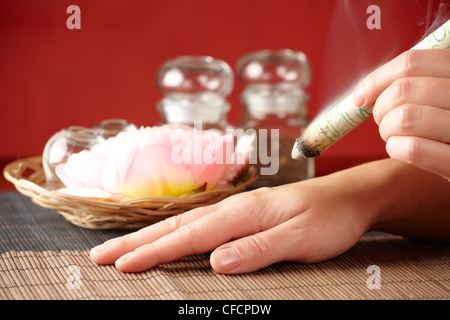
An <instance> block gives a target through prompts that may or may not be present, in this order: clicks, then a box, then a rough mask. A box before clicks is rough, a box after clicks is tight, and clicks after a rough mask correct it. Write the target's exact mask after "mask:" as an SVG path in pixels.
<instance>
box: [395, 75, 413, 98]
mask: <svg viewBox="0 0 450 320" xmlns="http://www.w3.org/2000/svg"><path fill="white" fill-rule="evenodd" d="M392 90H393V92H392V98H393V100H394V101H397V102H403V101H405V99H407V97H408V96H409V95H410V93H411V92H412V90H413V81H412V80H411V79H408V78H402V79H398V80H395V81H394V82H393V83H392Z"/></svg>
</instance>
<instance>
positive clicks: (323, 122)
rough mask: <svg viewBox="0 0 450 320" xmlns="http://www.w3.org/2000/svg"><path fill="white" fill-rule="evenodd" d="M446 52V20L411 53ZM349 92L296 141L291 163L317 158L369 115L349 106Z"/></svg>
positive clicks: (449, 34) (449, 45)
mask: <svg viewBox="0 0 450 320" xmlns="http://www.w3.org/2000/svg"><path fill="white" fill-rule="evenodd" d="M434 48H440V49H450V20H448V21H447V22H446V23H444V24H443V25H442V26H441V27H439V28H438V29H437V30H436V31H434V32H433V33H431V34H430V35H428V36H427V37H426V38H425V39H423V40H422V41H421V42H419V43H418V44H417V45H416V46H414V47H413V48H412V49H411V50H418V49H434ZM352 97H353V91H351V92H350V93H348V94H346V95H344V96H343V97H341V98H340V99H338V100H337V101H336V102H335V103H333V104H332V105H331V106H330V107H328V108H327V109H326V110H325V111H324V112H322V113H321V114H319V115H318V116H317V117H316V118H315V119H314V120H313V121H312V122H311V123H310V124H309V126H308V127H307V128H306V129H305V130H304V131H303V132H302V133H301V135H300V136H299V137H298V138H297V139H296V141H295V144H294V147H293V149H292V158H293V159H305V158H314V157H318V156H319V155H320V154H321V153H322V152H323V151H325V150H326V149H328V148H329V147H331V146H332V145H333V144H334V143H336V142H337V141H338V140H339V139H341V138H342V137H343V136H344V135H345V134H347V133H348V132H350V131H351V130H353V129H354V128H356V127H357V126H358V125H359V124H360V123H361V122H363V121H364V120H366V119H367V118H368V117H369V116H370V115H371V114H372V108H373V106H372V107H369V108H359V107H356V106H355V105H354V104H353V103H352Z"/></svg>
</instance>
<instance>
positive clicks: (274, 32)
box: [0, 0, 448, 158]
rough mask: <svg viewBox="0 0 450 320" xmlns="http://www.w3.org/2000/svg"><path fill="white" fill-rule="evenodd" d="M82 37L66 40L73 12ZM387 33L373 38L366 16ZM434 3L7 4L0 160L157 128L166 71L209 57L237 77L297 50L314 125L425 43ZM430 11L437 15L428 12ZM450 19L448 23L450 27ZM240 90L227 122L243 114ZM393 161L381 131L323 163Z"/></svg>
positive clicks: (1, 10) (187, 0)
mask: <svg viewBox="0 0 450 320" xmlns="http://www.w3.org/2000/svg"><path fill="white" fill-rule="evenodd" d="M71 4H76V5H78V6H79V7H80V9H81V30H69V29H68V28H67V27H66V20H67V18H68V17H69V16H70V14H67V13H66V9H67V7H68V6H69V5H71ZM372 4H375V5H378V6H379V7H380V9H381V29H380V30H369V29H368V28H367V27H366V20H367V18H368V17H369V16H370V14H367V13H366V9H367V7H368V6H369V5H372ZM437 5H438V2H437V1H434V2H432V1H420V0H417V1H412V0H396V1H388V0H370V1H366V0H354V1H344V0H321V1H301V0H276V1H265V0H227V1H218V0H209V1H207V0H151V1H144V0H142V1H141V0H131V1H125V0H124V1H106V0H103V1H100V0H95V1H92V0H75V1H74V0H71V1H63V0H58V1H56V0H54V1H50V0H40V1H34V0H14V1H13V0H9V1H1V2H0V123H1V125H0V158H19V157H25V156H30V155H36V154H40V153H41V152H42V150H43V147H44V145H45V142H46V141H47V139H48V138H49V137H50V136H51V135H52V134H53V133H54V132H56V131H58V130H60V129H61V128H64V127H67V126H70V125H84V126H92V125H94V124H96V123H97V122H99V121H100V120H102V119H106V118H125V119H128V120H129V121H131V122H134V123H135V124H137V125H155V124H157V123H158V121H159V119H160V117H159V114H158V112H157V111H156V108H155V106H156V102H157V101H158V100H159V99H160V98H161V97H160V94H159V93H158V91H157V89H156V85H155V75H156V72H157V69H158V67H159V66H160V65H161V64H162V63H163V62H164V61H165V60H167V59H170V58H174V57H176V56H178V55H186V54H192V55H211V56H214V57H217V58H221V59H223V60H225V61H226V62H228V63H229V64H230V65H231V67H233V68H234V67H235V65H236V62H237V60H238V59H239V57H240V56H242V55H243V54H245V53H247V52H250V51H255V50H260V49H283V48H290V49H294V50H300V51H303V52H305V53H306V55H307V56H308V58H309V60H310V64H311V68H312V81H311V85H310V86H309V88H308V92H309V94H310V95H311V99H310V101H309V104H308V108H309V114H310V116H311V117H314V116H315V115H316V114H317V113H318V112H319V111H320V109H321V108H323V107H325V106H326V104H327V103H329V102H330V101H332V99H333V98H336V97H338V96H339V94H340V93H341V92H342V91H345V90H346V89H347V88H348V87H349V86H351V85H352V84H353V83H354V82H355V81H358V80H359V79H360V78H361V77H362V75H363V74H365V73H367V71H369V70H371V69H373V68H375V67H376V66H378V65H379V64H381V63H382V62H385V61H387V60H388V59H391V58H393V57H394V56H396V55H397V54H399V53H400V52H402V51H404V50H406V49H409V48H410V47H412V46H413V45H414V44H415V43H416V42H418V41H419V40H420V38H421V37H422V36H423V35H424V33H425V32H426V29H427V27H429V23H430V21H432V20H433V19H434V16H433V15H429V16H428V18H429V19H428V20H427V19H426V17H427V13H428V14H429V13H431V12H432V10H436V8H437ZM430 10H431V11H430ZM447 19H448V16H447ZM241 89H242V88H241V86H240V85H239V83H236V82H235V87H234V91H233V93H232V94H231V95H230V97H229V100H230V102H231V104H232V110H231V112H230V113H229V116H228V119H229V122H231V123H232V124H236V123H237V121H238V119H239V117H240V115H241V112H242V110H243V107H242V105H241V104H240V101H239V94H240V92H241ZM384 155H385V151H384V143H383V141H382V140H381V139H380V138H379V135H378V131H377V128H376V125H375V124H374V122H373V121H372V120H369V121H367V122H366V123H364V124H362V125H361V126H360V127H359V128H357V129H356V130H354V131H353V132H352V133H350V134H349V135H348V137H347V138H346V139H343V140H341V141H340V142H339V143H338V144H336V145H335V146H334V147H333V148H331V149H330V150H329V151H327V152H326V153H324V154H323V156H322V157H331V158H333V157H335V158H358V157H359V158H379V157H383V156H384Z"/></svg>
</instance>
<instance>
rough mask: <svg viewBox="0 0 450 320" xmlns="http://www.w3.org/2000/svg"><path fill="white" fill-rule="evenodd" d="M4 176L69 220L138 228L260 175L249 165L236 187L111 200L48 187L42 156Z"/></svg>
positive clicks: (225, 193)
mask: <svg viewBox="0 0 450 320" xmlns="http://www.w3.org/2000/svg"><path fill="white" fill-rule="evenodd" d="M3 173H4V176H5V178H6V179H7V180H9V181H10V182H12V183H13V184H14V185H15V187H16V189H17V190H18V191H19V192H20V193H22V194H24V195H26V196H28V197H30V198H31V200H32V201H33V202H34V203H36V204H38V205H40V206H42V207H45V208H49V209H53V210H56V211H57V212H59V213H60V214H61V215H63V216H64V218H66V220H67V221H69V222H71V223H73V224H75V225H77V226H81V227H84V228H89V229H138V228H142V227H144V226H147V225H150V224H152V223H155V222H157V221H160V220H163V219H165V218H167V217H170V216H173V215H177V214H180V213H183V212H185V211H187V210H190V209H193V208H197V207H201V206H206V205H209V204H213V203H217V202H219V201H220V200H222V199H224V198H226V197H228V196H230V195H232V194H235V193H238V192H241V191H244V190H245V189H246V187H247V186H249V185H250V184H251V183H253V182H254V181H255V180H256V179H257V174H256V169H255V168H254V167H253V166H249V167H248V170H246V172H245V173H244V174H240V175H239V177H240V179H237V180H239V181H234V182H233V187H231V188H228V189H216V190H210V191H205V192H199V193H196V194H193V195H189V196H186V197H153V198H138V199H132V200H130V201H126V202H120V203H118V202H110V201H103V200H93V199H86V198H79V197H74V196H69V195H63V194H57V193H55V192H51V191H48V190H46V189H45V174H44V170H43V168H42V157H40V156H36V157H31V158H26V159H20V160H16V161H14V162H11V163H9V164H8V165H7V166H6V167H5V169H4V172H3Z"/></svg>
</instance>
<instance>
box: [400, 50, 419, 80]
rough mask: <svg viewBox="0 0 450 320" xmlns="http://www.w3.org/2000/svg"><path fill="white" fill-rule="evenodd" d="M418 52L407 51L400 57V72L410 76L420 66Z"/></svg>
mask: <svg viewBox="0 0 450 320" xmlns="http://www.w3.org/2000/svg"><path fill="white" fill-rule="evenodd" d="M420 56H421V52H420V50H408V51H405V52H403V53H402V54H401V55H400V68H401V70H400V72H401V73H402V74H404V75H407V76H410V75H412V74H414V73H415V72H416V71H417V69H418V68H419V66H420V60H421V59H420Z"/></svg>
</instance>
